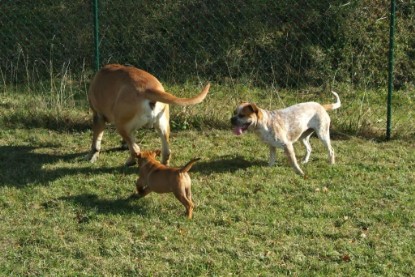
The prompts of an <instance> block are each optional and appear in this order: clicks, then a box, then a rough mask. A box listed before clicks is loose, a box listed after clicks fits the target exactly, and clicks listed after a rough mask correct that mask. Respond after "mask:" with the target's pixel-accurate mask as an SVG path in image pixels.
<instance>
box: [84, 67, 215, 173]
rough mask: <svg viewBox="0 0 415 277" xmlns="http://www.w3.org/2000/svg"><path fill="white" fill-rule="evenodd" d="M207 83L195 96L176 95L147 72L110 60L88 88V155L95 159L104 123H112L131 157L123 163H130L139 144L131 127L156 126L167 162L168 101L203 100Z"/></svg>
mask: <svg viewBox="0 0 415 277" xmlns="http://www.w3.org/2000/svg"><path fill="white" fill-rule="evenodd" d="M209 88H210V84H207V85H206V86H205V88H204V89H203V90H202V91H201V92H200V94H198V95H197V96H195V97H192V98H178V97H176V96H174V95H172V94H170V93H168V92H165V91H164V88H163V86H162V84H161V83H160V82H159V81H158V80H157V78H156V77H154V76H153V75H151V74H150V73H148V72H146V71H144V70H140V69H137V68H135V67H132V66H123V65H119V64H109V65H106V66H104V67H103V68H102V69H101V70H100V71H98V73H97V74H96V75H95V77H94V79H93V80H92V83H91V86H90V88H89V92H88V100H89V104H90V107H91V109H92V111H93V125H92V130H93V138H92V145H91V151H90V152H89V154H88V155H87V159H88V160H90V161H91V162H95V161H96V160H97V158H98V156H99V152H100V150H101V140H102V136H103V134H104V128H105V124H106V123H107V122H108V123H113V124H114V125H115V127H116V129H117V131H118V133H119V134H120V135H121V137H122V138H123V141H124V142H125V143H126V144H127V145H128V149H129V151H130V157H129V158H128V159H127V161H126V162H125V164H126V165H133V164H134V163H135V158H136V156H137V154H139V153H140V147H139V146H138V145H137V144H136V143H135V140H134V137H133V131H135V130H136V129H138V128H140V127H144V126H149V127H153V126H155V128H156V130H157V132H158V133H159V135H160V138H161V142H162V162H163V163H164V164H168V162H169V159H170V149H169V135H170V123H169V117H170V116H169V105H168V104H177V105H182V106H184V105H194V104H198V103H200V102H202V101H203V100H204V99H205V97H206V95H207V93H208V92H209Z"/></svg>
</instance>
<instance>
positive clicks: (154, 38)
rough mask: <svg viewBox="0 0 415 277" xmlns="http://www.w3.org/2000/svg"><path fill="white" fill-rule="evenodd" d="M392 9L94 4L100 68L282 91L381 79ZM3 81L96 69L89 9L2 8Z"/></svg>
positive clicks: (414, 23) (353, 4)
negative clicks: (131, 68) (112, 65)
mask: <svg viewBox="0 0 415 277" xmlns="http://www.w3.org/2000/svg"><path fill="white" fill-rule="evenodd" d="M414 3H415V2H414V1H413V0H406V1H398V3H397V4H398V6H397V32H396V45H397V46H396V65H395V68H396V74H395V85H396V86H397V87H398V88H401V87H407V86H408V85H409V84H411V83H414V80H415V50H414V49H415V39H414V36H413V34H414V31H415V18H414V15H415V4H414ZM389 5H390V4H389V1H381V0H362V1H357V0H356V1H342V0H334V1H328V0H312V1H305V0H304V1H292V0H282V1H271V0H247V1H242V0H240V1H238V0H234V1H218V0H213V1H202V0H186V1H167V2H166V1H150V0H143V1H132V0H130V1H128V0H126V1H115V0H112V1H103V0H102V1H99V7H100V10H99V18H100V35H101V36H100V43H101V44H100V46H101V47H100V50H101V63H102V64H105V63H109V62H118V63H129V64H133V65H135V66H138V67H141V68H143V69H146V70H148V71H150V72H153V73H154V74H155V75H157V76H158V77H160V78H161V79H162V80H169V81H185V80H188V79H192V78H195V77H201V78H206V79H211V80H215V81H223V80H227V79H228V78H232V79H244V80H247V79H248V80H250V81H251V82H253V83H254V84H257V85H270V84H273V85H276V86H280V87H304V86H321V85H327V84H331V83H332V82H333V81H336V82H341V83H351V84H353V85H355V86H364V87H367V86H369V87H378V86H384V85H385V84H386V81H387V61H388V47H389ZM0 7H1V8H0V22H1V24H0V33H1V34H2V37H3V39H2V41H1V42H0V58H1V61H0V66H1V74H2V78H3V82H2V83H9V82H11V83H25V82H28V81H32V82H34V81H36V80H43V79H47V78H50V76H52V74H53V76H59V75H62V74H63V73H62V72H63V69H62V68H65V70H70V71H71V72H72V73H74V74H75V75H77V74H80V73H82V72H84V71H85V70H87V71H92V70H93V64H94V62H93V58H94V53H93V51H94V50H93V49H94V45H93V13H92V1H91V3H85V1H81V0H74V1H63V0H61V1H50V0H47V1H28V0H26V1H1V2H0Z"/></svg>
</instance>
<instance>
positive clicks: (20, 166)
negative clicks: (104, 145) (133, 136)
mask: <svg viewBox="0 0 415 277" xmlns="http://www.w3.org/2000/svg"><path fill="white" fill-rule="evenodd" d="M41 147H49V148H52V147H55V146H54V145H46V146H41ZM56 147H59V146H56ZM37 148H38V147H34V146H0V176H1V179H0V187H1V186H14V187H17V188H23V187H25V186H27V185H29V184H38V185H48V184H50V182H53V181H54V180H56V179H58V178H62V177H64V176H68V175H76V174H82V173H84V174H105V173H114V174H133V173H136V172H137V169H136V167H125V166H123V165H122V161H120V166H118V167H99V168H94V167H91V164H90V163H89V162H88V161H86V160H84V157H85V155H86V153H73V154H64V155H59V154H56V155H54V154H44V153H36V149H37ZM106 151H107V152H110V151H119V148H114V149H108V150H106ZM59 161H63V162H73V163H85V167H82V168H57V169H44V168H43V167H44V165H46V164H54V163H57V162H59Z"/></svg>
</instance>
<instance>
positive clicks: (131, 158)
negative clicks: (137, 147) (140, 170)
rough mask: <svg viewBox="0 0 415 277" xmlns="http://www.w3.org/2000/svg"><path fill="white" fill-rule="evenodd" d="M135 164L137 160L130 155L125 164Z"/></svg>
mask: <svg viewBox="0 0 415 277" xmlns="http://www.w3.org/2000/svg"><path fill="white" fill-rule="evenodd" d="M135 164H136V160H135V158H133V157H129V158H128V159H127V160H126V161H125V163H124V165H125V166H133V165H135Z"/></svg>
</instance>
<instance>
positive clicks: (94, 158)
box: [85, 152, 99, 163]
mask: <svg viewBox="0 0 415 277" xmlns="http://www.w3.org/2000/svg"><path fill="white" fill-rule="evenodd" d="M98 157H99V152H94V153H89V154H88V155H86V156H85V159H86V160H87V161H90V162H91V163H95V162H96V161H97V160H98Z"/></svg>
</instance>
